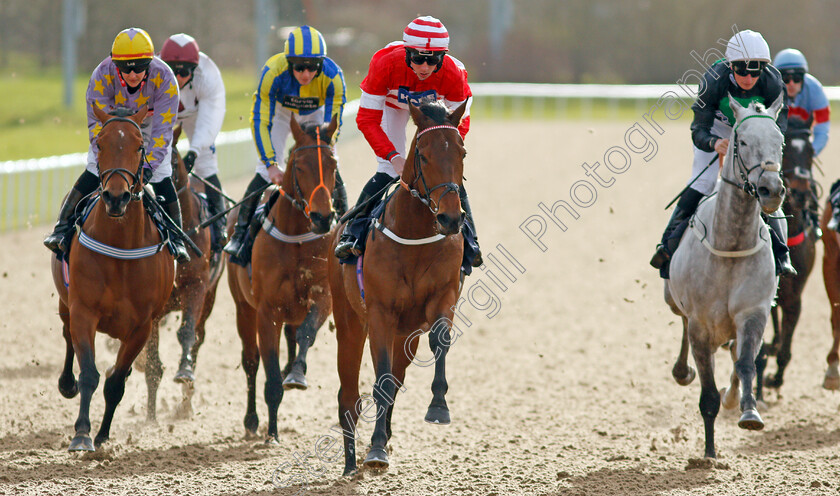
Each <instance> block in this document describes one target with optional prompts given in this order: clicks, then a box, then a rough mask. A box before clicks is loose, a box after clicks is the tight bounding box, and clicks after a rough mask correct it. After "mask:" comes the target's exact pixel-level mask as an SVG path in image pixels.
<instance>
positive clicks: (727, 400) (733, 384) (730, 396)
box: [720, 339, 741, 410]
mask: <svg viewBox="0 0 840 496" xmlns="http://www.w3.org/2000/svg"><path fill="white" fill-rule="evenodd" d="M729 357H730V358H732V363H733V364H734V363H735V362H736V361H737V360H738V340H737V339H736V340H733V341H730V342H729ZM740 396H741V380H740V379H739V378H738V371H737V367H733V369H732V373H731V374H729V387H725V388H722V389H721V390H720V404H721V405H722V406H723V407H724V408H726V409H727V410H731V409H733V408H735V407H736V406H737V405H738V402H739V401H740Z"/></svg>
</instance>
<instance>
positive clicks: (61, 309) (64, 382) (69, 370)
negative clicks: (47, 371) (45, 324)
mask: <svg viewBox="0 0 840 496" xmlns="http://www.w3.org/2000/svg"><path fill="white" fill-rule="evenodd" d="M68 312H69V309H68V308H67V306H66V305H65V304H64V303H62V302H61V301H59V305H58V313H59V314H60V315H61V321H62V323H63V326H62V327H63V329H62V334H63V335H64V342H65V344H66V346H67V348H66V351H65V354H64V369H62V371H61V375H60V376H59V377H58V391H59V392H60V393H61V395H62V396H64V397H65V398H74V397H75V396H76V395H77V394H79V383H78V382H77V381H76V376H74V375H73V359H74V358H75V353H74V352H73V339H72V338H71V336H70V324H69V322H68V317H69V314H68Z"/></svg>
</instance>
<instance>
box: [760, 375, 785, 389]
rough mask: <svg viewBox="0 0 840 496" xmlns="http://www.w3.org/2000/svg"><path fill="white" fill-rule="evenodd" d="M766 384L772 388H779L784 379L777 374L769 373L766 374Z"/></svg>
mask: <svg viewBox="0 0 840 496" xmlns="http://www.w3.org/2000/svg"><path fill="white" fill-rule="evenodd" d="M764 386H765V387H769V388H770V389H779V388H780V387H782V379H781V378H780V377H779V376H778V374H777V375H770V374H767V375H766V376H764Z"/></svg>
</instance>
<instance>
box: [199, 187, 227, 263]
mask: <svg viewBox="0 0 840 496" xmlns="http://www.w3.org/2000/svg"><path fill="white" fill-rule="evenodd" d="M205 180H206V181H207V182H208V183H210V184H212V185H213V186H215V187H216V188H217V189H213V188H212V187H209V186H208V187H206V188H204V194H205V195H207V206H208V207H210V208H209V210H210V217H213V216H215V215H217V214H219V213H220V212H224V210H225V201H224V198H222V194H221V193H220V191H221V190H222V183H221V182H219V176H217V175H216V174H213V175H212V176H210V177H208V178H206V179H205ZM225 222H227V215H222V216H221V217H219V218H218V219H216V220H215V221H213V223H212V224H210V249H211V250H212V251H213V253H219V252H220V251H222V248H223V247H224V246H225V242H226V241H227V233H226V232H225Z"/></svg>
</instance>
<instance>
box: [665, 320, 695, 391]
mask: <svg viewBox="0 0 840 496" xmlns="http://www.w3.org/2000/svg"><path fill="white" fill-rule="evenodd" d="M681 318H682V324H683V334H682V344H681V345H680V355H679V356H678V357H677V361H676V363H674V367H673V368H672V369H671V375H672V376H673V377H674V380H675V381H677V384H679V385H680V386H687V385H689V384H691V382H692V381H693V380H694V377H695V376H696V374H697V373H696V372H695V370H694V367H692V366H691V365H689V364H688V349H689V345H688V319H687V318H685V317H683V316H681Z"/></svg>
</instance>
